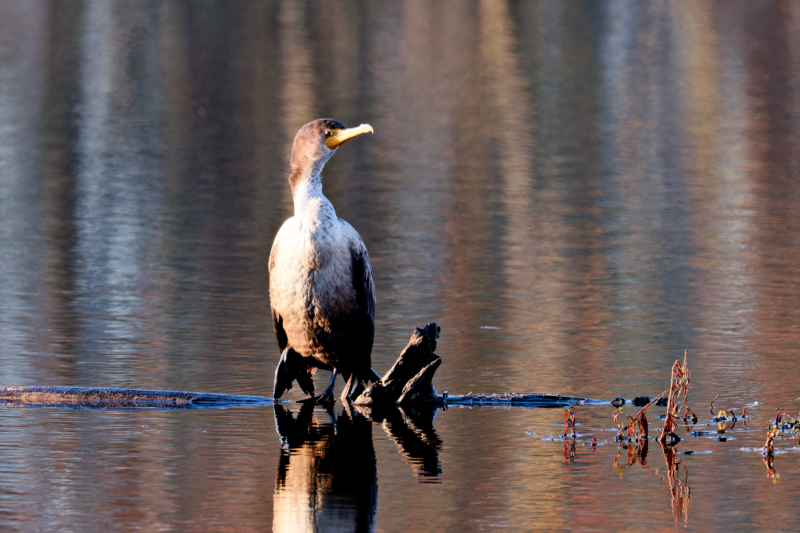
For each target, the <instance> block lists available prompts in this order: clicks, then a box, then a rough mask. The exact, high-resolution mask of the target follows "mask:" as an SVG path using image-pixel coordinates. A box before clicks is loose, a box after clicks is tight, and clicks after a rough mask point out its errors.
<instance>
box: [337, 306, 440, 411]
mask: <svg viewBox="0 0 800 533" xmlns="http://www.w3.org/2000/svg"><path fill="white" fill-rule="evenodd" d="M439 331H440V329H439V326H437V325H436V324H435V323H433V322H431V323H430V324H428V325H427V326H425V327H424V328H421V329H420V328H415V330H414V334H413V335H411V340H409V341H408V344H407V345H406V347H405V348H404V349H403V351H402V352H401V353H400V357H398V358H397V361H395V363H394V365H393V366H392V368H391V369H390V370H389V371H388V372H387V373H386V375H384V376H383V379H381V380H380V381H378V382H376V383H372V384H370V386H369V387H367V388H366V389H365V390H364V392H362V393H361V394H360V395H359V397H358V398H356V400H355V401H354V402H353V403H354V404H355V405H362V406H373V405H377V404H397V405H404V404H412V403H423V402H426V403H427V402H439V403H441V401H442V398H441V397H440V396H438V395H437V394H436V389H434V388H433V382H432V381H433V375H434V374H435V373H436V369H437V368H439V365H440V364H442V359H441V357H439V356H438V355H436V354H435V353H433V351H434V350H435V349H436V339H437V338H439Z"/></svg>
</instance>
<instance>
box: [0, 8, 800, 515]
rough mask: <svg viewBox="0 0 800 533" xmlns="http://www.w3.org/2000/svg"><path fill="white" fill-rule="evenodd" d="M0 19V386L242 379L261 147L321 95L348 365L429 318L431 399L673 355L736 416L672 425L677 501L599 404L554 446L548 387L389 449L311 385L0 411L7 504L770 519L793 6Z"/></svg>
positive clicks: (257, 352)
mask: <svg viewBox="0 0 800 533" xmlns="http://www.w3.org/2000/svg"><path fill="white" fill-rule="evenodd" d="M0 25H1V26H2V31H0V35H2V38H0V303H1V304H2V305H0V341H1V342H0V384H2V385H74V386H108V387H138V388H163V389H179V390H202V391H209V392H225V393H232V394H257V395H269V394H270V393H271V386H272V385H271V380H272V374H273V371H274V366H275V364H276V361H277V357H278V355H279V354H278V353H277V344H276V342H275V340H274V336H273V333H272V331H271V329H272V328H271V321H270V313H269V301H268V294H267V293H268V283H269V280H268V275H267V268H266V263H267V259H268V257H269V252H270V247H271V244H272V239H273V238H274V235H275V233H276V232H277V230H278V228H279V227H280V225H281V224H282V222H283V221H284V220H285V219H286V218H287V217H288V216H290V215H291V193H290V190H289V187H288V184H287V182H286V180H285V177H286V175H287V166H288V156H289V151H290V147H291V140H292V138H293V136H294V134H295V132H296V131H297V129H298V128H299V127H300V126H301V125H302V124H304V123H305V122H308V121H309V120H311V119H313V118H316V117H320V116H330V117H333V118H335V119H337V120H340V121H342V122H344V123H345V124H347V125H357V124H360V123H370V124H372V125H373V127H374V128H375V135H373V136H369V137H361V138H359V139H358V140H356V141H353V142H351V143H348V144H347V145H346V146H345V147H344V148H343V149H342V150H339V152H338V153H337V154H336V156H335V157H334V158H333V159H332V160H331V162H330V163H329V165H328V166H327V167H326V170H325V172H324V176H325V180H324V186H325V193H326V194H327V195H328V197H329V198H330V199H331V201H332V202H333V204H334V206H335V207H336V209H337V213H338V215H339V216H341V217H342V218H344V219H346V220H348V221H349V222H350V223H351V224H352V225H353V226H354V227H355V228H356V229H357V230H358V231H359V232H360V233H361V235H362V237H363V238H364V241H365V242H366V244H367V247H368V249H369V251H370V257H371V261H372V266H373V270H374V273H375V285H376V289H377V293H378V314H377V320H376V340H375V349H374V353H373V363H374V365H373V366H375V368H376V370H378V371H379V372H385V371H386V370H388V368H389V367H390V365H391V364H392V362H393V361H394V359H395V358H396V356H397V354H398V353H399V351H400V349H402V347H403V346H404V345H405V343H406V341H407V340H408V338H409V337H410V335H411V332H412V330H413V328H414V327H415V326H422V325H424V324H425V323H428V322H432V321H435V322H436V323H438V324H439V325H440V326H441V327H442V335H441V338H440V342H439V349H438V350H437V353H439V355H441V357H442V358H443V360H444V362H443V364H442V366H441V367H440V369H439V371H438V373H437V376H436V380H435V385H436V387H437V389H438V390H439V391H443V390H449V391H450V392H451V393H453V394H459V393H467V392H470V391H472V392H501V391H526V392H528V391H530V392H554V393H560V394H571V395H578V396H585V397H590V398H598V399H612V398H614V397H617V396H624V397H627V398H631V397H633V396H637V395H641V394H647V395H653V394H657V393H659V392H661V391H662V390H664V389H665V388H666V387H667V384H668V378H669V368H670V365H671V364H672V362H673V361H674V360H675V359H677V358H680V357H682V356H683V353H684V350H688V352H689V365H690V368H691V369H692V377H693V383H692V391H691V395H690V403H692V402H694V403H693V405H694V407H695V411H697V412H698V414H700V415H701V423H702V424H706V423H709V419H710V416H711V415H710V413H709V411H708V404H709V402H710V401H711V399H712V398H713V397H714V396H716V395H717V394H719V395H720V398H719V399H718V400H717V403H716V404H715V405H716V406H717V407H734V408H736V409H737V410H741V408H742V406H743V405H745V404H748V405H750V407H748V412H749V413H750V414H752V416H753V418H752V419H751V420H750V421H748V422H747V424H746V426H745V425H744V424H739V425H737V427H736V428H734V430H733V431H732V432H729V436H730V437H735V438H736V440H733V438H730V439H729V440H728V441H727V442H720V441H718V440H713V439H712V438H706V437H690V438H688V439H686V440H685V441H684V442H683V443H681V444H680V445H679V446H678V450H680V451H681V452H686V451H689V450H693V451H695V454H693V455H681V456H680V461H681V465H680V467H679V472H678V473H679V474H680V476H681V479H684V477H685V476H688V480H689V483H690V488H691V491H690V494H691V497H690V498H689V499H686V501H683V500H680V499H679V500H678V501H677V502H676V499H675V497H674V496H673V495H672V494H674V493H675V491H676V487H675V485H674V480H675V479H677V478H675V476H672V477H670V475H668V468H667V463H666V461H665V458H664V454H663V453H662V451H661V449H660V448H659V447H658V446H657V445H656V446H651V448H650V450H649V454H648V457H647V458H646V460H645V463H646V467H644V468H643V465H642V464H641V463H639V462H636V463H635V464H634V465H632V466H630V467H626V468H624V469H623V470H622V471H621V472H620V470H619V469H618V468H617V467H616V466H615V465H614V459H615V458H616V457H617V453H618V448H617V446H616V444H612V443H609V444H605V442H607V441H610V440H611V436H613V432H611V431H608V430H609V429H612V428H613V427H614V426H613V422H612V421H611V416H612V410H611V408H610V407H608V408H605V407H592V408H584V409H582V410H579V414H578V417H579V418H578V420H579V423H580V424H581V426H580V428H581V430H582V435H584V436H581V437H580V438H579V439H578V445H577V446H576V455H575V457H574V458H573V459H574V460H573V461H570V460H569V453H567V456H566V458H565V455H564V443H563V442H562V441H561V440H559V439H555V441H554V440H552V439H551V438H550V437H553V436H557V435H558V434H559V433H560V423H561V415H562V413H561V411H560V410H542V409H538V410H529V409H513V410H506V409H493V408H492V409H489V408H486V409H482V408H476V409H451V410H449V411H439V412H438V413H436V416H435V419H433V420H432V421H431V420H430V418H425V417H423V418H421V419H419V418H417V419H413V417H411V418H409V419H408V420H405V421H404V420H403V419H402V417H401V419H400V422H397V419H396V418H395V419H394V420H395V423H394V426H393V427H395V431H396V432H401V433H402V434H403V435H406V433H403V432H404V431H411V433H413V434H416V435H418V437H419V441H415V440H413V439H410V438H406V437H403V438H399V437H398V436H397V434H392V432H391V431H390V430H389V426H391V425H392V424H390V423H388V422H386V419H381V418H380V417H377V418H374V417H372V418H367V417H364V415H359V414H357V413H356V412H347V411H346V410H345V408H344V407H343V406H341V405H338V404H337V406H336V408H335V409H334V413H333V414H332V416H331V415H329V414H328V413H326V412H325V411H324V410H321V409H317V410H315V411H313V412H311V413H309V412H308V411H306V412H304V413H303V414H302V417H301V413H300V409H299V406H295V405H289V404H287V405H285V406H283V407H280V408H273V407H272V406H267V407H263V406H262V407H242V408H234V409H224V410H174V411H160V410H120V411H98V410H60V409H50V408H41V409H40V408H35V409H34V408H27V409H21V408H16V407H2V408H0V411H2V413H3V416H2V417H0V420H2V422H0V426H2V427H0V431H2V433H3V435H4V439H3V443H2V444H0V454H2V456H3V461H2V462H0V464H2V467H0V476H1V477H2V480H3V482H2V487H3V491H2V493H0V523H2V527H3V528H4V529H10V530H23V531H36V530H65V531H69V530H76V531H77V530H86V529H101V528H102V529H105V530H109V531H113V530H118V531H130V530H134V529H139V530H146V531H152V530H165V531H191V530H195V531H205V530H207V531H221V530H222V531H224V530H230V531H258V530H265V529H267V530H268V529H270V528H272V527H273V526H275V529H279V527H280V526H282V525H286V524H288V525H289V526H292V525H294V526H296V527H299V526H304V527H305V526H307V527H310V528H314V527H317V528H322V527H324V526H326V525H334V524H336V523H337V522H336V520H342V521H344V522H343V523H344V524H346V525H345V526H344V527H345V528H346V529H352V527H348V526H347V524H349V526H352V525H353V524H358V525H360V527H362V528H364V529H366V530H369V529H374V530H376V531H408V530H437V529H438V530H443V531H484V530H486V531H494V530H497V529H500V528H503V529H508V530H515V531H516V530H593V529H601V530H606V529H611V528H622V529H634V528H636V529H639V528H645V529H647V528H649V529H652V528H655V529H669V528H673V527H682V528H687V529H692V530H707V529H720V530H728V531H732V530H740V531H749V530H753V529H755V528H761V529H779V528H780V527H783V526H784V525H786V524H791V523H792V521H793V520H796V519H797V512H796V511H795V510H794V508H795V506H794V502H796V501H797V496H798V495H797V494H796V492H797V491H796V490H795V489H794V487H796V486H797V483H796V482H795V481H796V479H797V478H798V477H799V476H800V468H798V463H797V461H796V460H795V457H796V453H798V449H799V448H798V447H797V446H796V444H797V442H795V441H794V440H789V439H787V440H781V441H778V444H777V446H778V451H779V452H780V453H778V454H777V455H776V456H775V458H774V463H773V467H774V472H773V471H772V470H770V469H768V468H767V466H766V465H765V462H764V460H763V459H762V457H761V456H760V454H759V453H758V448H760V446H761V445H762V444H763V441H764V439H765V434H766V427H767V424H768V421H769V419H770V418H771V417H773V416H774V410H775V408H777V407H785V408H789V409H791V410H793V411H794V410H796V409H795V408H796V407H797V403H796V400H795V399H796V398H797V397H798V396H800V394H798V391H797V387H796V386H795V384H796V383H797V382H798V379H799V378H800V375H799V374H798V370H797V365H796V364H795V361H796V358H797V355H798V353H799V352H800V311H799V310H800V275H799V274H798V266H797V265H798V264H800V192H798V191H799V190H800V187H799V186H800V158H798V146H800V142H798V141H800V100H798V97H797V95H798V94H800V69H799V68H798V65H800V37H798V36H800V31H798V30H800V7H799V6H798V5H797V4H796V3H793V2H788V1H787V2H772V3H747V2H733V3H726V4H725V5H722V4H718V3H714V2H692V3H682V2H658V3H655V2H654V3H641V2H625V1H609V2H603V3H596V2H577V1H572V2H563V3H557V2H521V3H505V2H492V1H479V2H475V3H472V4H469V5H464V4H461V3H458V2H455V3H453V2H445V3H443V4H437V5H434V6H428V5H425V4H423V3H419V2H415V1H407V2H398V3H393V4H391V5H381V4H371V3H367V2H336V3H331V2H318V1H309V2H306V3H300V4H298V3H295V2H271V3H266V2H264V3H256V2H244V1H243V2H229V1H226V2H204V3H199V4H198V3H190V2H178V1H164V2H149V3H125V2H105V1H90V0H85V1H52V2H47V1H37V0H33V1H31V0H26V1H11V2H4V3H2V5H0ZM484 326H486V327H484ZM320 379H322V380H324V379H326V377H325V376H322V377H321V378H320ZM341 386H342V385H341V383H340V384H339V387H341ZM295 392H296V391H293V392H292V394H290V399H299V398H300V396H299V395H297V394H295ZM276 409H284V410H288V412H284V413H283V414H282V415H281V414H280V412H276ZM656 411H657V409H654V410H653V414H654V415H655V414H660V413H663V409H662V410H661V411H659V412H658V413H656ZM280 416H289V417H291V419H292V420H294V421H295V422H293V423H292V427H294V429H296V430H297V431H300V432H301V433H300V436H296V437H292V439H289V440H287V438H286V435H284V434H283V433H280V431H279V429H280V427H279V425H278V424H276V417H280ZM393 416H395V415H393ZM287 420H288V419H287ZM298 421H299V422H298ZM302 428H306V430H303V429H302ZM415 428H416V429H417V430H419V431H416V433H415ZM420 428H423V429H420ZM711 429H714V428H713V427H712V428H711ZM292 431H294V430H292ZM303 431H305V433H303ZM592 436H596V437H597V440H598V441H600V442H601V445H599V446H597V448H596V450H593V449H592V447H591V446H587V444H588V443H589V442H591V437H592ZM348 443H352V444H348ZM651 444H655V443H651ZM409 447H411V448H412V451H409ZM353 450H358V454H357V455H358V459H357V460H356V459H353V458H352V456H351V455H348V454H351V453H352V452H353ZM699 452H710V453H699ZM620 463H623V464H627V462H626V461H625V460H624V456H623V458H621V459H620V460H618V461H617V464H618V465H619V464H620ZM348 465H353V466H352V470H348ZM775 474H777V475H775ZM314 487H316V488H314ZM678 488H680V487H678ZM678 492H679V491H678ZM315 517H316V518H315ZM287 527H288V526H287Z"/></svg>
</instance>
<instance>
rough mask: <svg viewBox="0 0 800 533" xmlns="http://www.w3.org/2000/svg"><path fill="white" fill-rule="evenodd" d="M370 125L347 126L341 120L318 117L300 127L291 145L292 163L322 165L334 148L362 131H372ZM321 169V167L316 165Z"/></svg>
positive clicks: (334, 150) (362, 132)
mask: <svg viewBox="0 0 800 533" xmlns="http://www.w3.org/2000/svg"><path fill="white" fill-rule="evenodd" d="M372 131H373V130H372V126H370V125H369V124H362V125H360V126H358V127H356V128H347V127H345V125H344V124H342V123H341V122H338V121H336V120H333V119H330V118H318V119H317V120H313V121H311V122H309V123H308V124H306V125H305V126H303V127H302V128H300V131H298V132H297V135H296V136H295V138H294V145H293V146H292V164H293V165H298V166H306V165H307V164H309V163H311V164H312V165H314V166H317V165H319V164H320V163H321V164H322V165H324V164H325V163H326V162H327V161H328V159H330V157H331V156H332V155H333V154H334V152H336V149H337V148H338V147H340V146H341V145H343V144H344V143H346V142H347V141H349V140H350V139H353V138H355V137H358V136H359V135H362V134H364V133H367V132H369V133H372ZM318 170H321V167H318Z"/></svg>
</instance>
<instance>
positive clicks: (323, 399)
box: [297, 391, 336, 407]
mask: <svg viewBox="0 0 800 533" xmlns="http://www.w3.org/2000/svg"><path fill="white" fill-rule="evenodd" d="M297 403H302V404H312V403H314V404H319V405H322V406H325V407H330V406H332V405H333V404H334V403H336V399H335V398H334V397H333V393H331V392H327V391H326V392H323V393H322V394H320V395H319V396H312V397H310V398H305V399H303V400H297Z"/></svg>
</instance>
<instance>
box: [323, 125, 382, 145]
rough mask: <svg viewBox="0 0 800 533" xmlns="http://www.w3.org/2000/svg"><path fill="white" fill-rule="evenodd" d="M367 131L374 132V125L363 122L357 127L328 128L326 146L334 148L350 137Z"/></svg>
mask: <svg viewBox="0 0 800 533" xmlns="http://www.w3.org/2000/svg"><path fill="white" fill-rule="evenodd" d="M367 132H369V133H373V130H372V126H370V125H369V124H362V125H360V126H358V127H357V128H346V129H343V130H328V131H327V132H326V135H328V138H327V139H325V146H327V147H328V148H330V149H331V150H333V149H335V148H338V147H339V146H341V145H343V144H344V143H346V142H347V141H349V140H350V139H352V138H354V137H358V136H359V135H361V134H363V133H367Z"/></svg>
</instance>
